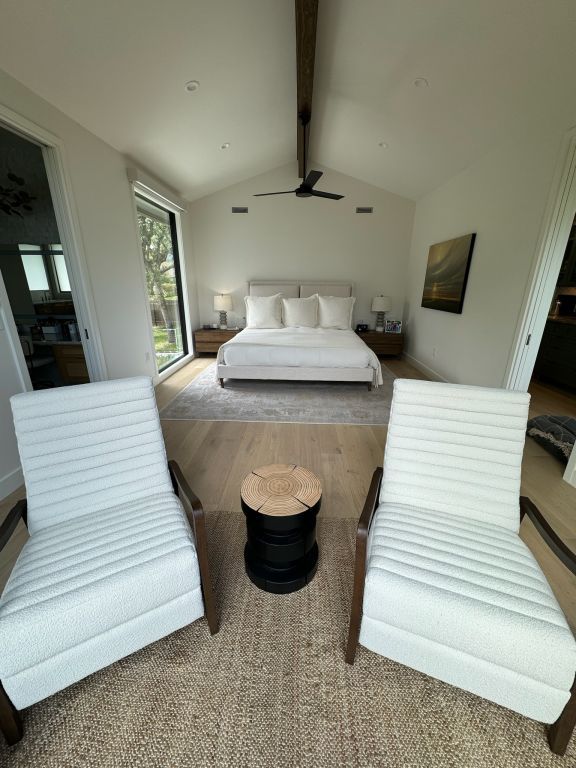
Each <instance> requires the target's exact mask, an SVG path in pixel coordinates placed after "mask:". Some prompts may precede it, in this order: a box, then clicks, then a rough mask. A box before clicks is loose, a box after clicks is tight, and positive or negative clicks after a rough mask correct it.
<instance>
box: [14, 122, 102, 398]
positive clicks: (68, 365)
mask: <svg viewBox="0 0 576 768" xmlns="http://www.w3.org/2000/svg"><path fill="white" fill-rule="evenodd" d="M0 273H1V275H2V279H3V283H4V288H5V294H6V297H7V300H8V304H9V309H10V312H11V315H12V318H13V320H14V325H15V328H16V332H17V336H18V339H19V343H20V346H21V350H22V355H23V357H21V358H20V360H23V361H24V364H25V366H26V370H27V374H28V377H29V380H30V385H31V388H33V389H45V388H51V387H58V386H66V385H69V384H81V383H84V382H87V381H89V380H90V377H89V374H88V368H87V364H86V356H85V354H84V348H83V344H82V337H81V332H80V327H79V324H78V316H77V312H76V307H75V302H74V297H73V292H72V286H71V281H70V276H69V274H68V269H67V260H66V258H65V253H64V249H63V246H62V238H61V235H60V232H59V228H58V224H57V220H56V214H55V212H54V205H53V201H52V195H51V192H50V185H49V181H48V176H47V173H46V166H45V163H44V156H43V152H42V148H41V147H40V146H38V145H37V144H36V143H34V142H32V141H28V140H27V139H26V138H24V137H23V136H20V135H17V134H16V133H13V132H12V131H10V130H7V129H6V128H3V127H0Z"/></svg>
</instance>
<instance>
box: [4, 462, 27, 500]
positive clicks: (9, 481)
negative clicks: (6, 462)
mask: <svg viewBox="0 0 576 768" xmlns="http://www.w3.org/2000/svg"><path fill="white" fill-rule="evenodd" d="M21 485H24V475H23V474H22V470H21V468H20V467H17V468H16V469H13V470H12V472H8V474H7V475H4V477H0V501H2V499H5V498H6V496H10V494H11V493H14V491H15V490H16V489H17V488H20V486H21Z"/></svg>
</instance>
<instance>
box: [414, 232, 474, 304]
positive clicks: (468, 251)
mask: <svg viewBox="0 0 576 768" xmlns="http://www.w3.org/2000/svg"><path fill="white" fill-rule="evenodd" d="M475 240H476V233H475V232H473V233H472V234H470V235H463V236H462V237H455V238H454V239H453V240H446V241H445V242H443V243H436V245H432V246H430V250H429V251H428V266H427V267H426V277H425V279H424V291H423V293H422V306H423V307H426V308H427V309H439V310H440V311H441V312H454V313H455V314H458V315H460V314H462V306H463V304H464V294H465V292H466V282H467V281H468V272H469V271H470V260H471V259H472V251H473V249H474V241H475Z"/></svg>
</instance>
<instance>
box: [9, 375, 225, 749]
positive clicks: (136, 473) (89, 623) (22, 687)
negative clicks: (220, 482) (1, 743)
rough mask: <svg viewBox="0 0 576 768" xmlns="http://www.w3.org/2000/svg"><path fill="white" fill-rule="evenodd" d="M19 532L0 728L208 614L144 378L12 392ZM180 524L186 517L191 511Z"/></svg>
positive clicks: (202, 541) (195, 507) (213, 626)
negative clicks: (20, 483) (23, 529)
mask: <svg viewBox="0 0 576 768" xmlns="http://www.w3.org/2000/svg"><path fill="white" fill-rule="evenodd" d="M11 404H12V411H13V415H14V424H15V428H16V436H17V439H18V448H19V452H20V458H21V462H22V468H23V471H24V479H25V484H26V493H27V499H26V500H23V501H20V502H18V504H16V506H15V507H14V508H13V509H12V511H11V512H10V513H9V514H8V517H7V518H6V520H5V521H4V523H3V524H2V526H1V527H0V549H1V548H2V547H3V546H4V545H5V544H6V542H7V541H8V539H9V538H10V535H11V534H12V532H13V531H14V529H15V528H16V525H17V524H18V521H19V520H20V519H22V520H23V521H24V522H25V523H26V524H27V526H28V530H29V533H30V538H29V539H28V540H27V542H26V544H25V545H24V547H23V549H22V551H21V553H20V555H19V557H18V560H17V561H16V564H15V566H14V569H13V571H12V573H11V574H10V577H9V579H8V582H7V584H6V587H5V589H4V592H3V594H2V597H1V598H0V649H1V652H0V729H1V730H2V731H3V733H4V735H5V737H6V739H7V741H8V742H9V743H10V744H13V743H15V742H16V741H18V740H19V739H20V738H21V737H22V724H21V718H20V715H19V710H21V709H24V708H25V707H29V706H30V705H32V704H34V703H36V702H38V701H40V700H42V699H44V698H46V697H47V696H50V695H52V694H54V693H56V692H57V691H59V690H61V689H63V688H65V687H66V686H68V685H71V684H72V683H74V682H76V681H77V680H80V679H81V678H83V677H86V676H87V675H89V674H91V673H92V672H95V671H96V670H98V669H101V668H102V667H105V666H107V665H108V664H111V663H112V662H114V661H117V660H118V659H121V658H123V657H124V656H127V655H128V654H130V653H133V652H134V651H137V650H139V649H140V648H143V647H144V646H146V645H148V644H149V643H152V642H154V641H156V640H159V639H160V638H162V637H164V636H165V635H167V634H169V633H171V632H174V631H175V630H177V629H180V628H181V627H184V626H185V625H187V624H189V623H191V622H193V621H195V620H196V619H198V618H200V617H201V616H203V615H206V619H207V621H208V626H209V629H210V632H211V633H212V634H214V633H215V632H216V631H217V630H218V621H217V618H216V612H215V608H214V599H213V595H212V587H211V583H210V574H209V570H208V557H207V551H206V534H205V523H204V513H203V511H202V506H201V504H200V502H199V501H198V499H197V498H196V497H195V496H194V494H193V493H192V492H191V490H190V489H189V487H188V485H187V483H186V480H185V479H184V477H183V475H182V473H181V471H180V469H179V467H178V466H177V465H176V464H175V463H174V462H169V463H168V462H167V460H166V452H165V449H164V441H163V438H162V432H161V428H160V421H159V418H158V411H157V408H156V402H155V398H154V389H153V387H152V382H151V380H150V379H149V378H144V377H139V378H132V379H121V380H118V381H108V382H100V383H95V384H82V385H79V386H73V387H62V388H59V389H50V390H42V391H38V392H29V393H25V394H21V395H16V396H14V397H13V398H12V399H11ZM190 524H191V525H190Z"/></svg>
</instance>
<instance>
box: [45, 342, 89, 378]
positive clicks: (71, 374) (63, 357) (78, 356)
mask: <svg viewBox="0 0 576 768" xmlns="http://www.w3.org/2000/svg"><path fill="white" fill-rule="evenodd" d="M52 351H53V353H54V357H55V358H56V365H57V366H58V371H59V373H60V376H61V377H62V381H63V382H64V384H86V382H88V381H90V378H89V376H88V369H87V368H86V359H85V357H84V350H83V349H82V344H54V346H53V347H52Z"/></svg>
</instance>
